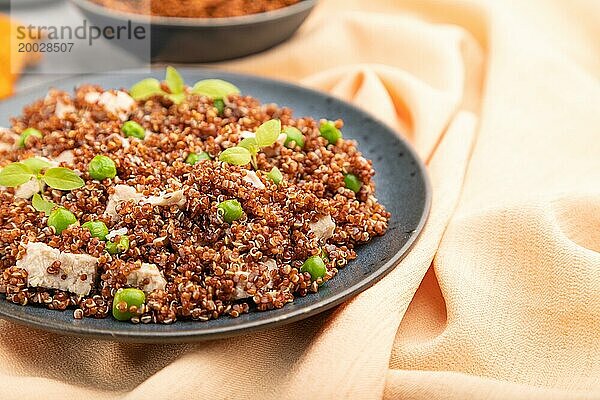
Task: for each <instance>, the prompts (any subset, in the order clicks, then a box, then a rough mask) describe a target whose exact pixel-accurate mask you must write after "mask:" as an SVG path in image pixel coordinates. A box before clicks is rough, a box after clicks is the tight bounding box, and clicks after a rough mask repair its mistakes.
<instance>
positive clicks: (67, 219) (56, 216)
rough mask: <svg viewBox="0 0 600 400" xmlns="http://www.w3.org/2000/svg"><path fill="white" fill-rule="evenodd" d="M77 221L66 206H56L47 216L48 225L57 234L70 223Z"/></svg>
mask: <svg viewBox="0 0 600 400" xmlns="http://www.w3.org/2000/svg"><path fill="white" fill-rule="evenodd" d="M75 223H77V218H75V215H73V213H72V212H71V211H69V210H67V209H66V208H63V207H61V208H57V209H56V210H54V211H52V212H51V213H50V216H49V217H48V226H51V227H54V230H55V231H56V233H57V234H58V235H60V234H61V233H62V231H64V230H65V229H67V228H68V227H69V226H70V225H73V224H75Z"/></svg>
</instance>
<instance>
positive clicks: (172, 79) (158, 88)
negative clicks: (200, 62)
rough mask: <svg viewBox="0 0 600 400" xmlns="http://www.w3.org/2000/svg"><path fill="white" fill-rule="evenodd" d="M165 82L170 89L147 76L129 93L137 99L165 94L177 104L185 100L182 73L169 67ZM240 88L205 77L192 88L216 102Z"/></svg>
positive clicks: (195, 92) (193, 90) (235, 92)
mask: <svg viewBox="0 0 600 400" xmlns="http://www.w3.org/2000/svg"><path fill="white" fill-rule="evenodd" d="M165 83H166V85H167V87H168V88H169V91H168V92H167V91H165V90H163V88H162V85H161V82H160V81H159V80H158V79H155V78H146V79H143V80H141V81H139V82H138V83H136V84H135V85H133V86H132V87H131V89H129V95H130V96H131V97H132V98H133V99H134V100H136V101H141V100H147V99H149V98H150V97H153V96H163V97H166V98H168V99H169V100H171V101H172V102H173V103H175V104H180V103H181V102H183V101H184V100H185V82H184V80H183V78H182V77H181V74H180V73H179V72H178V71H177V70H176V69H175V68H173V67H170V66H169V67H167V70H166V74H165ZM239 92H240V90H239V89H238V88H237V87H236V86H235V85H233V84H231V83H229V82H226V81H223V80H221V79H205V80H202V81H199V82H197V83H196V84H195V85H194V87H193V88H192V93H194V94H198V95H201V96H207V97H209V98H211V99H213V100H214V101H215V102H217V101H222V100H223V99H224V98H225V97H227V96H229V95H230V94H237V93H239Z"/></svg>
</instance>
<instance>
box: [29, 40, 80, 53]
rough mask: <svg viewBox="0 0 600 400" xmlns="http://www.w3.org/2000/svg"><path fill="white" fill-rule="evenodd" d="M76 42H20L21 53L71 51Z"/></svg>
mask: <svg viewBox="0 0 600 400" xmlns="http://www.w3.org/2000/svg"><path fill="white" fill-rule="evenodd" d="M74 44H75V43H45V42H42V43H19V48H18V51H19V53H70V52H71V50H72V49H73V45H74Z"/></svg>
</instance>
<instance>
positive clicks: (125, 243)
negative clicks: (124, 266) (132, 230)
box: [105, 236, 129, 256]
mask: <svg viewBox="0 0 600 400" xmlns="http://www.w3.org/2000/svg"><path fill="white" fill-rule="evenodd" d="M105 248H106V251H108V253H109V254H112V255H113V256H114V255H115V254H120V253H125V252H126V251H127V250H129V236H121V238H120V239H119V242H118V243H115V242H106V247H105Z"/></svg>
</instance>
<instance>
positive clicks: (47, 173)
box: [0, 159, 85, 190]
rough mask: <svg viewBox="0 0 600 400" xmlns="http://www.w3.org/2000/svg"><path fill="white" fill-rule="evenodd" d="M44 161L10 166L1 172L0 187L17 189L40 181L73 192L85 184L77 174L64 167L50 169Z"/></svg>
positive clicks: (29, 160) (24, 162)
mask: <svg viewBox="0 0 600 400" xmlns="http://www.w3.org/2000/svg"><path fill="white" fill-rule="evenodd" d="M50 166H51V164H50V163H48V162H47V161H45V160H42V159H28V160H25V161H23V162H15V163H12V164H8V165H7V166H6V167H4V168H3V169H2V171H0V186H6V187H17V186H21V185H23V184H24V183H27V182H29V181H30V180H32V179H38V180H40V181H42V182H44V183H45V184H46V185H48V186H50V187H51V188H53V189H58V190H73V189H78V188H80V187H82V186H83V185H84V184H85V182H84V181H83V179H81V178H80V177H79V175H77V174H76V173H75V172H73V171H71V170H70V169H68V168H63V167H52V168H48V167H50Z"/></svg>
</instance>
